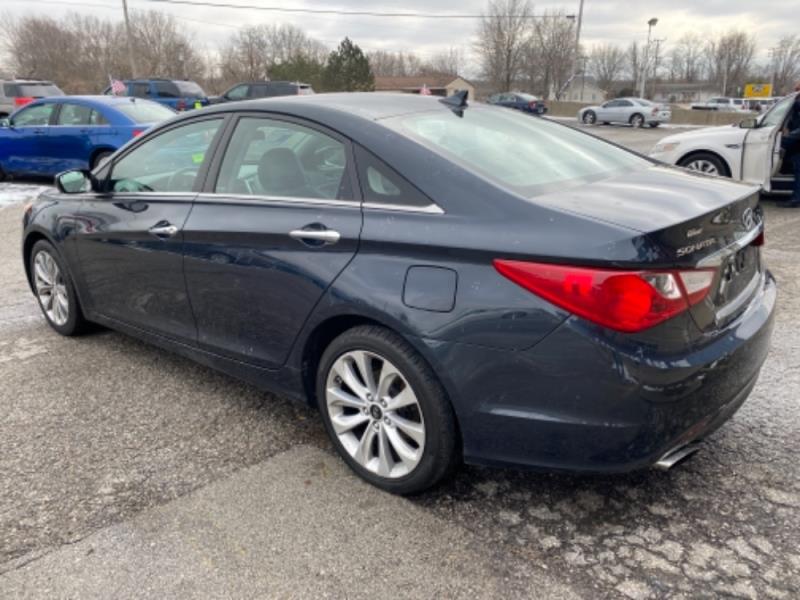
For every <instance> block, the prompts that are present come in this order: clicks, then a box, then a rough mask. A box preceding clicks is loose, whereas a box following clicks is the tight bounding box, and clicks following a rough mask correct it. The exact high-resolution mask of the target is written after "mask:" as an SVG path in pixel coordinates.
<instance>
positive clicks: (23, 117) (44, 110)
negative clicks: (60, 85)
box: [11, 104, 55, 127]
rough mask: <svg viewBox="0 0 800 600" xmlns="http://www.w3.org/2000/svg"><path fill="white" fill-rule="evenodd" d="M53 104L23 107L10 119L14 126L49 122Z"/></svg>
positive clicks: (36, 125) (31, 125)
mask: <svg viewBox="0 0 800 600" xmlns="http://www.w3.org/2000/svg"><path fill="white" fill-rule="evenodd" d="M54 107H55V105H54V104H37V105H36V106H30V107H28V108H23V109H22V110H21V111H19V112H18V113H17V114H16V115H14V118H13V119H12V120H11V121H12V123H13V125H14V126H15V127H41V126H43V125H48V124H49V123H50V115H51V114H53V108H54Z"/></svg>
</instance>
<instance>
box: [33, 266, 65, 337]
mask: <svg viewBox="0 0 800 600" xmlns="http://www.w3.org/2000/svg"><path fill="white" fill-rule="evenodd" d="M33 267H34V268H33V281H34V285H35V287H36V295H37V296H38V298H39V303H40V304H41V305H42V310H43V311H44V314H45V315H46V316H47V318H48V319H49V320H50V322H51V323H53V324H54V325H56V326H57V327H63V326H64V325H66V324H67V321H68V320H69V294H68V293H67V282H66V281H65V280H64V276H63V275H62V274H61V269H59V268H58V263H56V261H55V259H54V258H53V256H52V255H51V254H50V253H49V252H48V251H47V250H42V251H40V252H39V253H38V254H36V258H35V259H34V261H33Z"/></svg>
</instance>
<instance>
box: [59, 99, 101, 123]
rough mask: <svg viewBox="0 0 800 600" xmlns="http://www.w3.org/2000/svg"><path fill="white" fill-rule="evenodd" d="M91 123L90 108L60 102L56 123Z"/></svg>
mask: <svg viewBox="0 0 800 600" xmlns="http://www.w3.org/2000/svg"><path fill="white" fill-rule="evenodd" d="M91 124H92V109H91V108H89V107H88V106H82V105H80V104H62V105H61V111H60V112H59V113H58V119H57V121H56V125H66V126H72V127H77V126H80V125H91Z"/></svg>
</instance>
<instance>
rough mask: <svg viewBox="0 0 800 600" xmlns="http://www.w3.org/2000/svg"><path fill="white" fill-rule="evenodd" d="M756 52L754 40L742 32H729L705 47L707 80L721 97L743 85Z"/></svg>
mask: <svg viewBox="0 0 800 600" xmlns="http://www.w3.org/2000/svg"><path fill="white" fill-rule="evenodd" d="M755 51H756V42H755V38H754V37H753V36H751V35H749V34H747V33H745V32H743V31H736V30H731V31H728V32H727V33H724V34H722V35H721V36H720V37H719V38H717V39H715V40H711V41H709V42H708V44H707V46H706V60H707V63H708V70H709V79H710V80H711V81H713V82H714V83H716V84H717V85H718V86H719V88H720V90H721V93H722V95H726V94H728V93H729V91H730V92H731V93H733V92H734V91H735V90H736V89H737V88H740V87H742V86H743V85H744V83H745V80H746V78H747V76H748V74H749V71H750V67H751V66H752V62H753V56H754V55H755Z"/></svg>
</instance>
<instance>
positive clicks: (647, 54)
mask: <svg viewBox="0 0 800 600" xmlns="http://www.w3.org/2000/svg"><path fill="white" fill-rule="evenodd" d="M657 23H658V19H657V18H655V17H653V18H652V19H650V20H649V21H648V22H647V46H645V48H644V65H643V66H642V87H641V88H640V90H639V97H640V98H644V91H645V87H646V86H647V70H648V69H649V68H650V34H651V33H652V31H653V27H655V26H656V24H657Z"/></svg>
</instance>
